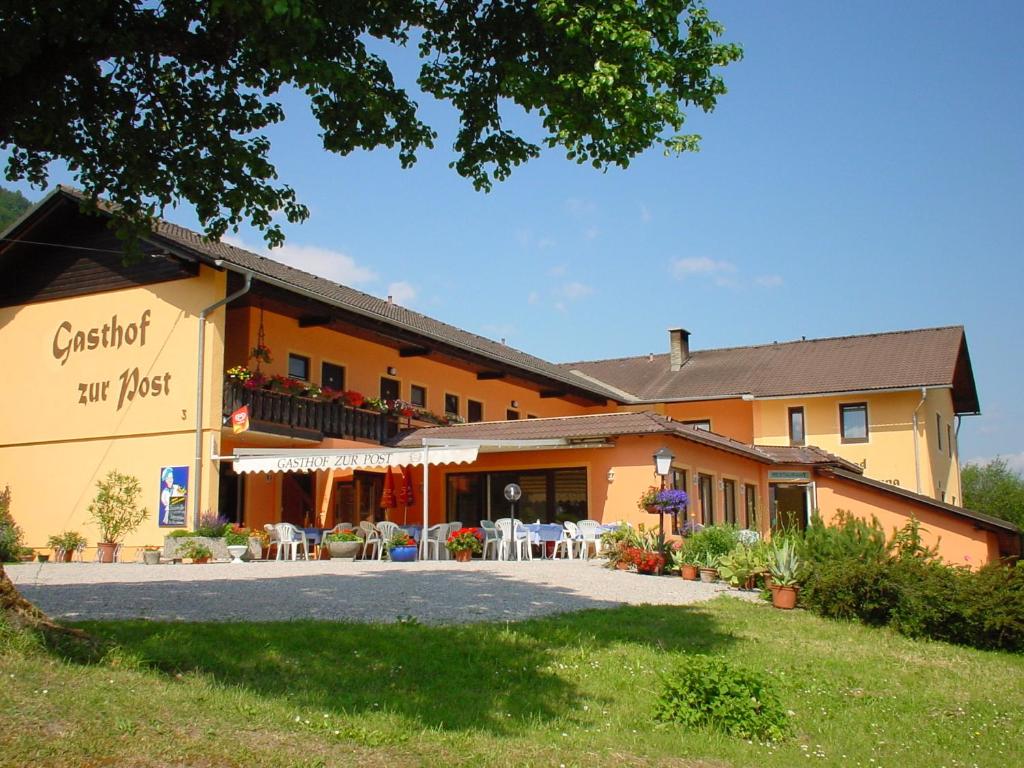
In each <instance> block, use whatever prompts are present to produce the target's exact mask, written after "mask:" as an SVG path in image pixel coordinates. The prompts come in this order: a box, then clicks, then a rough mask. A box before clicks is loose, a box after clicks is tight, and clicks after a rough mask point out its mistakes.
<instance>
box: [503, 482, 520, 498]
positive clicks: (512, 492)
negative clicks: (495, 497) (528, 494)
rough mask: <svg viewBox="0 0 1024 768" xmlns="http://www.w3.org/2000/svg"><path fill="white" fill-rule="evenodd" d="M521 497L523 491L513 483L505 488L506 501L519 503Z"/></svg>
mask: <svg viewBox="0 0 1024 768" xmlns="http://www.w3.org/2000/svg"><path fill="white" fill-rule="evenodd" d="M522 496H523V489H522V488H520V487H519V486H518V485H517V484H515V483H509V484H508V485H506V486H505V498H506V499H507V500H508V501H519V499H520V498H522Z"/></svg>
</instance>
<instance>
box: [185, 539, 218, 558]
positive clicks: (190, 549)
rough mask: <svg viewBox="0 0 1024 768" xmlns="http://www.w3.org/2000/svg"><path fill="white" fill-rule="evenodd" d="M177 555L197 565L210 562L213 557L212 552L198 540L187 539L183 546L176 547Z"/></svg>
mask: <svg viewBox="0 0 1024 768" xmlns="http://www.w3.org/2000/svg"><path fill="white" fill-rule="evenodd" d="M178 554H179V555H181V556H183V557H187V558H190V559H191V560H192V562H193V563H195V564H196V565H199V564H201V563H208V562H210V558H211V557H213V552H211V551H210V548H209V547H208V546H206V544H204V543H203V542H201V541H199V540H198V539H194V538H193V539H188V540H187V541H186V542H185V543H184V544H182V545H181V546H180V547H178Z"/></svg>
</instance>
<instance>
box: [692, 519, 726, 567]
mask: <svg viewBox="0 0 1024 768" xmlns="http://www.w3.org/2000/svg"><path fill="white" fill-rule="evenodd" d="M738 543H739V533H738V531H737V530H736V526H734V525H709V526H707V527H706V528H703V529H701V530H699V531H697V532H696V533H694V534H691V535H690V536H688V537H687V538H686V541H685V543H684V544H683V547H684V549H685V553H686V562H688V563H699V564H706V563H717V561H718V559H719V558H720V557H721V556H722V555H726V554H728V553H729V552H732V550H733V548H734V547H735V546H736V545H737V544H738ZM708 567H709V568H713V567H714V565H713V564H712V565H709V566H708Z"/></svg>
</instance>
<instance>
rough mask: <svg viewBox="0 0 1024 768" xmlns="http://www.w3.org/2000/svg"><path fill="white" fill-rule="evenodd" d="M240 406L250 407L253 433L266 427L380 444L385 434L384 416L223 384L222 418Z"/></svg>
mask: <svg viewBox="0 0 1024 768" xmlns="http://www.w3.org/2000/svg"><path fill="white" fill-rule="evenodd" d="M243 405H248V406H249V421H250V423H251V424H252V427H253V428H254V429H260V427H261V426H267V427H270V428H271V429H272V431H274V432H278V433H281V432H284V433H287V434H292V435H295V436H305V437H309V438H310V439H321V438H324V437H337V438H342V439H346V440H372V441H373V442H375V443H380V442H383V440H384V439H385V438H386V437H387V434H388V419H387V416H386V414H383V413H377V412H375V411H364V410H361V409H359V408H352V407H351V406H348V405H344V404H342V403H336V402H328V401H326V400H314V399H312V398H309V397H298V396H296V395H286V394H284V393H282V392H271V391H269V390H265V389H247V388H246V387H244V386H243V385H242V384H241V382H238V381H233V380H231V379H228V380H226V381H225V382H224V416H225V417H228V416H230V415H231V414H232V412H234V411H236V410H237V409H239V408H241V407H242V406H243Z"/></svg>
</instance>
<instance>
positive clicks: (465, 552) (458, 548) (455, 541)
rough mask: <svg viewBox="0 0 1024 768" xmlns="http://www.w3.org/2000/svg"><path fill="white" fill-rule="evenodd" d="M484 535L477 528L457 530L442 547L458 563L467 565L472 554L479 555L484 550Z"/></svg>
mask: <svg viewBox="0 0 1024 768" xmlns="http://www.w3.org/2000/svg"><path fill="white" fill-rule="evenodd" d="M483 542H484V534H483V531H481V530H480V529H479V528H459V530H457V531H454V532H453V533H452V534H451V535H450V536H449V537H448V540H447V541H445V543H444V546H445V549H447V550H448V551H449V552H451V553H452V554H453V555H454V556H455V559H456V560H458V561H459V562H460V563H468V562H469V561H470V560H472V559H473V554H474V553H476V554H480V552H481V551H482V550H483V548H484V544H483Z"/></svg>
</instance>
